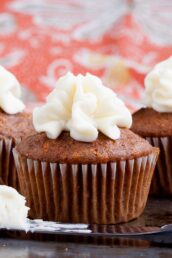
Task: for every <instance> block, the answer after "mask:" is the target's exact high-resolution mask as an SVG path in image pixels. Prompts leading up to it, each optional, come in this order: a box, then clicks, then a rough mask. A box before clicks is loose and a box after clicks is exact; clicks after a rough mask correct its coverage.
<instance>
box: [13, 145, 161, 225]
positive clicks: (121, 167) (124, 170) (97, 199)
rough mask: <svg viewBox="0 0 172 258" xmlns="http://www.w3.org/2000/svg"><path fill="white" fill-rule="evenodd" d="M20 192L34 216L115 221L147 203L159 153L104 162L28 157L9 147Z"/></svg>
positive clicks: (137, 211) (138, 211)
mask: <svg viewBox="0 0 172 258" xmlns="http://www.w3.org/2000/svg"><path fill="white" fill-rule="evenodd" d="M13 154H14V158H15V164H16V168H17V173H18V178H19V181H20V187H21V193H22V194H23V195H24V196H26V199H27V202H28V203H27V205H28V206H29V207H30V208H31V210H30V216H31V217H32V218H34V219H36V218H41V219H45V220H53V221H61V222H75V223H81V222H82V223H97V224H115V223H119V222H126V221H129V220H131V219H134V218H136V217H138V216H139V215H140V214H141V213H142V211H143V209H144V207H145V204H146V201H147V196H148V192H149V188H150V184H151V179H152V175H153V171H154V167H155V164H156V160H157V153H152V154H150V155H149V156H144V157H141V158H136V159H132V160H126V161H119V162H110V163H106V164H59V163H47V162H41V161H37V160H31V159H28V158H26V157H23V156H21V155H20V154H19V153H18V152H17V151H16V149H14V150H13Z"/></svg>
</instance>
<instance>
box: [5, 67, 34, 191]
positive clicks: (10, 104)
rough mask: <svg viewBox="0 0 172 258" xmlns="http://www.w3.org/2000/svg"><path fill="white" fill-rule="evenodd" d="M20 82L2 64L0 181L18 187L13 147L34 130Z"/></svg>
mask: <svg viewBox="0 0 172 258" xmlns="http://www.w3.org/2000/svg"><path fill="white" fill-rule="evenodd" d="M20 96H21V89H20V84H19V82H18V81H17V79H16V78H15V76H14V75H13V74H11V73H10V72H8V71H7V70H5V69H4V68H3V67H2V66H0V183H1V184H6V185H9V186H13V187H15V188H17V189H18V187H19V186H18V179H17V174H16V169H15V165H14V159H13V154H12V149H13V147H14V146H15V145H16V143H17V142H19V141H20V140H21V138H22V137H24V136H26V135H29V134H30V133H31V132H34V128H33V126H32V122H31V121H32V120H31V114H28V113H25V112H23V110H24V108H25V106H24V104H23V102H22V101H21V100H20Z"/></svg>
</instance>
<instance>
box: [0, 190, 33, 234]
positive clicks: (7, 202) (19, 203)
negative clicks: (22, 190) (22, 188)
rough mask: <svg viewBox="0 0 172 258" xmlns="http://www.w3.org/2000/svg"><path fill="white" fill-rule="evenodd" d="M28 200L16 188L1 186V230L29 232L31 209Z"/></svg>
mask: <svg viewBox="0 0 172 258" xmlns="http://www.w3.org/2000/svg"><path fill="white" fill-rule="evenodd" d="M25 203H26V200H25V198H24V196H22V195H20V194H19V193H18V192H17V191H16V190H15V189H14V188H12V187H9V186H6V185H0V228H8V229H10V228H15V229H26V230H27V214H28V210H29V208H28V207H26V206H25Z"/></svg>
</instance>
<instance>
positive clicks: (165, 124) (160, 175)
mask: <svg viewBox="0 0 172 258" xmlns="http://www.w3.org/2000/svg"><path fill="white" fill-rule="evenodd" d="M145 104H146V107H145V108H142V109H140V110H139V111H137V112H136V113H135V114H134V115H133V126H132V130H133V131H134V132H135V133H137V134H139V135H140V136H142V137H144V138H146V139H147V140H148V141H149V142H150V143H151V144H152V145H154V146H156V147H159V148H160V156H159V159H158V162H157V166H156V169H155V174H154V177H153V181H152V186H151V193H152V194H155V195H160V196H163V195H166V196H172V156H171V154H172V57H171V58H169V59H167V60H165V61H163V62H161V63H159V64H157V65H156V66H155V67H154V68H153V70H152V71H151V72H150V73H149V74H148V75H147V77H146V78H145Z"/></svg>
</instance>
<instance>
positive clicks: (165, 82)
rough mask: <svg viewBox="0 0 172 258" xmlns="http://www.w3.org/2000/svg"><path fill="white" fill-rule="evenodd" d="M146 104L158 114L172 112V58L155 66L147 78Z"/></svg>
mask: <svg viewBox="0 0 172 258" xmlns="http://www.w3.org/2000/svg"><path fill="white" fill-rule="evenodd" d="M145 94H146V96H145V104H146V106H147V107H152V108H153V109H155V110H156V111H158V112H172V57H170V58H169V59H167V60H165V61H163V62H160V63H159V64H157V65H155V67H154V68H153V70H152V71H151V72H150V73H149V74H148V75H147V76H146V78H145Z"/></svg>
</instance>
